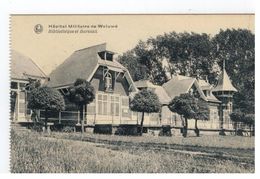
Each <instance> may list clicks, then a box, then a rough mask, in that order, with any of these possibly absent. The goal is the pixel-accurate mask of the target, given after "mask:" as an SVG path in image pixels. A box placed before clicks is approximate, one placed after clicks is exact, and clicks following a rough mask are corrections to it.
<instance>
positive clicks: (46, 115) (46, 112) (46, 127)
mask: <svg viewBox="0 0 260 179" xmlns="http://www.w3.org/2000/svg"><path fill="white" fill-rule="evenodd" d="M47 122H48V110H47V109H45V120H44V126H45V133H47V130H48V125H47Z"/></svg>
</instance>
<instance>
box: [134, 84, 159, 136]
mask: <svg viewBox="0 0 260 179" xmlns="http://www.w3.org/2000/svg"><path fill="white" fill-rule="evenodd" d="M130 109H131V110H132V111H136V112H142V119H141V125H140V126H141V129H140V135H142V134H143V122H144V113H145V112H146V113H153V112H159V111H160V109H161V104H160V101H159V98H158V96H157V94H155V93H154V92H153V91H151V90H147V89H143V90H141V91H139V92H138V93H137V94H135V96H134V98H133V99H132V100H131V101H130Z"/></svg>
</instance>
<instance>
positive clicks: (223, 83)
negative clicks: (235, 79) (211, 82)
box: [212, 68, 237, 92]
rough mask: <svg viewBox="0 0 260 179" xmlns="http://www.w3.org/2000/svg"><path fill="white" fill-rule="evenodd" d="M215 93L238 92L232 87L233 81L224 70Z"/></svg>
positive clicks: (214, 90)
mask: <svg viewBox="0 0 260 179" xmlns="http://www.w3.org/2000/svg"><path fill="white" fill-rule="evenodd" d="M212 91H213V92H217V91H233V92H237V89H236V88H235V87H234V86H233V85H232V83H231V80H230V79H229V76H228V74H227V72H226V70H225V68H224V69H223V71H222V73H221V74H220V76H219V80H218V84H217V86H216V87H215V88H214V89H213V90H212Z"/></svg>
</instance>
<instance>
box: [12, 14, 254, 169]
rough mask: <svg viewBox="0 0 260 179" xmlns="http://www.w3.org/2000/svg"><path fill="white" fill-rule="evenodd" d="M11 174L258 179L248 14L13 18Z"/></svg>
mask: <svg viewBox="0 0 260 179" xmlns="http://www.w3.org/2000/svg"><path fill="white" fill-rule="evenodd" d="M10 21H11V22H10V24H11V25H10V31H11V35H10V40H11V47H10V53H11V58H10V66H11V70H10V106H11V109H10V126H11V134H10V135H11V137H10V171H11V172H12V173H254V172H255V137H254V136H255V16H254V14H186V15H185V14H139V15H138V14H135V15H134V14H132V15H130V14H121V15H120V14H117V15H113V14H107V15H106V14H102V15H97V14H96V15H95V14H93V15H90V14H88V15H82V14H81V15H57V14H56V15H40V14H39V15H32V14H31V15H26V14H23V15H19V14H13V15H11V17H10Z"/></svg>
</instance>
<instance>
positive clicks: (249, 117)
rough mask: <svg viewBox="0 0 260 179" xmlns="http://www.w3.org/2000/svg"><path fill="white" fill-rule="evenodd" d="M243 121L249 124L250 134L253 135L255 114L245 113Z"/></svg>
mask: <svg viewBox="0 0 260 179" xmlns="http://www.w3.org/2000/svg"><path fill="white" fill-rule="evenodd" d="M244 123H245V124H247V125H248V126H249V129H250V136H252V135H253V136H254V135H255V114H246V115H245V119H244ZM252 128H253V129H252Z"/></svg>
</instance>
